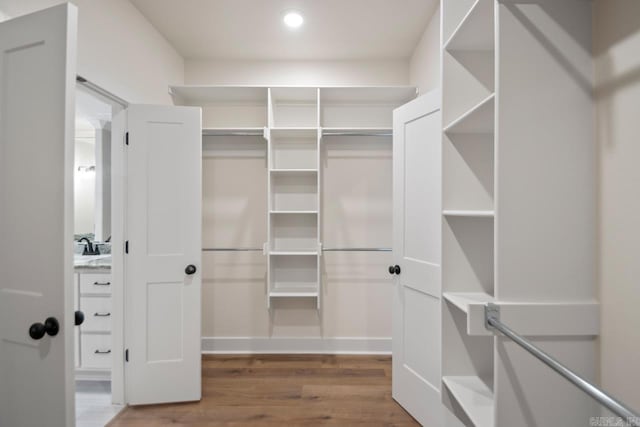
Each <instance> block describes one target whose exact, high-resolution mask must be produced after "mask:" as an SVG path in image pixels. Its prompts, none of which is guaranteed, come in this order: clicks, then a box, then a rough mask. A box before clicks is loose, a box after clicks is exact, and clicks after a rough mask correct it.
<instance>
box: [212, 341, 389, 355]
mask: <svg viewBox="0 0 640 427" xmlns="http://www.w3.org/2000/svg"><path fill="white" fill-rule="evenodd" d="M202 353H203V354H385V355H387V354H391V338H359V337H356V338H342V337H338V338H304V337H300V338H279V337H276V338H268V337H202Z"/></svg>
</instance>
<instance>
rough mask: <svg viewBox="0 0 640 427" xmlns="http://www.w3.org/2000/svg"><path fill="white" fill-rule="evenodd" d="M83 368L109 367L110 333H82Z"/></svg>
mask: <svg viewBox="0 0 640 427" xmlns="http://www.w3.org/2000/svg"><path fill="white" fill-rule="evenodd" d="M80 343H81V344H80V347H81V348H82V350H81V351H82V367H83V368H111V358H112V354H111V334H82V335H81V337H80Z"/></svg>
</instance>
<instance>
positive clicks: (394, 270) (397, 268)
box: [389, 265, 400, 274]
mask: <svg viewBox="0 0 640 427" xmlns="http://www.w3.org/2000/svg"><path fill="white" fill-rule="evenodd" d="M389 274H400V266H399V265H390V266H389Z"/></svg>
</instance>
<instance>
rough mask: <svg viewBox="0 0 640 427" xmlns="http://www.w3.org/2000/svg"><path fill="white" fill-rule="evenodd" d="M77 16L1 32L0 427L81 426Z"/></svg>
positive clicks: (64, 14)
mask: <svg viewBox="0 0 640 427" xmlns="http://www.w3.org/2000/svg"><path fill="white" fill-rule="evenodd" d="M76 31H77V10H76V8H75V7H74V6H72V5H69V4H64V5H61V6H56V7H53V8H50V9H46V10H44V11H41V12H37V13H34V14H31V15H26V16H23V17H20V18H16V19H12V20H9V21H5V22H2V23H0V248H1V249H0V250H1V252H0V426H11V427H20V426H55V427H63V426H72V425H74V420H75V415H74V405H73V402H74V401H73V395H74V384H73V359H74V356H73V328H74V324H73V319H74V316H73V289H72V284H73V247H72V245H73V134H74V99H75V98H74V90H75V78H76Z"/></svg>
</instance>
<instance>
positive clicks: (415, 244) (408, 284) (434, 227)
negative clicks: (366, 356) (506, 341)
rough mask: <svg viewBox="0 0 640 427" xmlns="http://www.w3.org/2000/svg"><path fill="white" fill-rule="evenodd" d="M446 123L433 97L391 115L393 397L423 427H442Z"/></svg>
mask: <svg viewBox="0 0 640 427" xmlns="http://www.w3.org/2000/svg"><path fill="white" fill-rule="evenodd" d="M441 127H442V123H441V117H440V94H439V92H438V91H434V92H431V93H428V94H425V95H423V96H421V97H420V98H418V99H416V100H414V101H412V102H410V103H408V104H406V105H404V106H402V107H400V108H398V109H397V110H395V111H394V122H393V206H394V207H393V209H394V212H393V223H394V226H393V227H394V231H393V258H394V261H395V263H396V264H397V265H399V266H400V267H401V274H399V275H396V276H395V290H394V300H393V397H394V399H396V400H397V401H398V402H399V403H400V404H401V405H402V406H403V407H404V408H405V409H406V410H407V411H408V412H409V413H410V414H411V415H412V416H414V417H415V418H416V419H417V420H418V421H420V422H421V423H422V424H424V425H429V426H436V427H437V426H441V425H442V422H443V421H442V413H443V412H442V404H441V400H440V382H441V328H440V323H441V318H440V293H441V292H440V291H441V268H440V264H441V229H442V228H441V226H442V201H441V200H442V193H441V188H442V176H441Z"/></svg>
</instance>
